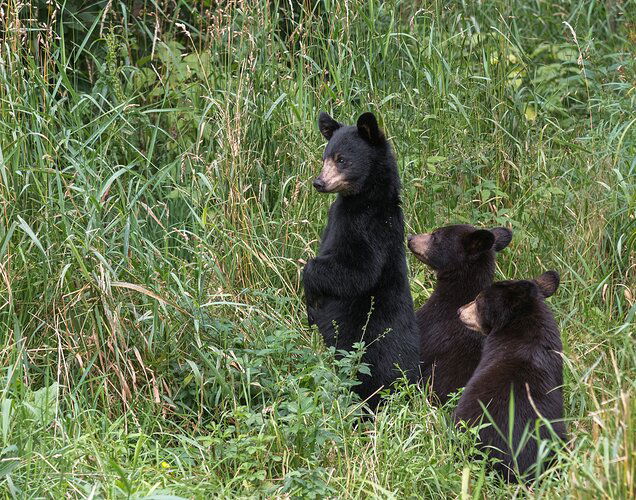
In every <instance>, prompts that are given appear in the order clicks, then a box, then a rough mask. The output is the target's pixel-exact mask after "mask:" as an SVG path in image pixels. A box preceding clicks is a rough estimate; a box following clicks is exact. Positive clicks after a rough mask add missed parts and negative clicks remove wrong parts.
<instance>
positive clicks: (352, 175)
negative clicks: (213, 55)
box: [303, 113, 419, 409]
mask: <svg viewBox="0 0 636 500" xmlns="http://www.w3.org/2000/svg"><path fill="white" fill-rule="evenodd" d="M319 128H320V131H321V133H322V135H323V136H324V137H325V138H326V139H327V140H328V141H329V142H328V143H327V146H326V148H325V152H324V154H323V169H322V172H321V174H320V176H319V177H318V178H316V180H315V181H314V187H315V188H316V189H317V190H318V191H320V192H327V193H333V192H337V193H338V197H337V198H336V201H335V202H334V203H333V204H332V205H331V208H330V210H329V219H328V222H327V227H326V228H325V230H324V233H323V235H322V241H321V244H320V249H319V251H318V256H317V257H316V258H315V259H311V260H310V261H309V262H308V263H307V265H306V266H305V269H304V272H303V283H304V287H305V298H306V301H307V313H308V318H309V322H310V323H315V324H316V325H317V326H318V329H319V330H320V333H321V334H322V336H323V338H324V340H325V343H326V344H327V345H328V346H335V347H336V349H338V350H342V349H344V350H347V351H350V350H352V346H353V344H354V343H357V342H361V341H364V343H365V345H366V351H365V353H364V356H363V358H362V361H363V362H364V363H366V364H368V365H369V368H370V371H371V375H365V374H360V376H359V380H360V382H361V383H360V384H359V385H357V386H356V387H355V389H354V390H355V391H356V392H357V393H358V394H359V395H360V397H361V398H362V399H367V398H368V402H367V404H368V405H369V407H371V408H372V409H374V408H375V407H376V406H377V404H378V402H379V396H378V394H377V392H378V391H379V390H380V389H381V388H388V387H389V386H390V385H391V384H392V383H393V382H394V381H395V379H396V378H398V377H400V376H401V371H403V372H405V374H406V376H407V377H408V379H409V380H410V381H412V382H416V381H417V380H418V374H419V370H418V364H419V348H418V347H419V345H418V344H419V342H418V334H417V327H416V324H415V313H414V309H413V299H412V297H411V292H410V288H409V283H408V279H407V269H406V256H405V251H404V221H403V216H402V209H401V206H400V181H399V177H398V171H397V163H396V160H395V157H394V155H393V151H392V149H391V146H390V144H389V142H388V141H387V140H386V139H385V137H384V135H383V133H382V131H381V130H380V129H379V127H378V123H377V121H376V119H375V116H374V115H373V114H371V113H364V114H363V115H361V116H360V118H359V119H358V122H357V125H356V126H345V125H342V124H340V123H338V122H336V121H335V120H334V119H333V118H331V117H330V116H329V115H328V114H326V113H321V114H320V119H319ZM397 367H399V368H397Z"/></svg>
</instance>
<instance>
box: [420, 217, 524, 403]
mask: <svg viewBox="0 0 636 500" xmlns="http://www.w3.org/2000/svg"><path fill="white" fill-rule="evenodd" d="M511 239H512V232H511V231H510V230H509V229H506V228H505V227H497V228H494V229H490V230H488V229H476V228H474V227H473V226H470V225H468V224H458V225H454V226H446V227H442V228H439V229H437V230H435V231H434V232H432V233H430V234H428V233H427V234H418V235H416V236H409V249H410V250H411V251H412V252H413V253H414V254H415V256H416V257H417V258H418V259H419V260H421V261H422V262H424V264H426V265H427V266H429V267H430V268H431V269H433V271H435V273H436V274H437V283H436V285H435V290H434V291H433V294H432V295H431V297H430V298H429V299H428V301H427V302H426V304H424V305H423V306H422V307H421V308H420V309H419V310H418V311H417V313H416V318H417V325H418V328H419V331H420V342H421V343H420V353H421V361H422V365H421V366H422V376H423V379H424V381H428V383H429V384H430V387H431V390H432V391H433V393H434V394H435V395H436V396H437V398H438V399H439V400H440V402H441V403H442V404H443V403H445V402H446V401H447V400H448V395H449V394H450V393H451V392H455V391H456V390H458V389H459V388H461V387H464V386H465V385H466V384H467V383H468V380H469V379H470V377H471V376H472V374H473V372H474V371H475V368H477V365H478V363H479V360H480V358H481V347H482V344H483V341H484V337H483V335H481V334H480V333H478V332H475V331H473V330H470V329H468V328H466V327H465V326H464V324H463V323H462V322H461V321H460V320H459V318H458V317H457V308H458V307H460V306H462V305H464V304H466V303H468V302H470V301H471V300H474V298H475V297H476V296H477V294H478V293H479V292H481V291H482V290H483V289H484V288H486V287H487V286H489V285H491V284H492V279H493V276H494V273H495V252H499V251H501V250H503V249H504V248H506V247H507V246H508V244H509V243H510V240H511Z"/></svg>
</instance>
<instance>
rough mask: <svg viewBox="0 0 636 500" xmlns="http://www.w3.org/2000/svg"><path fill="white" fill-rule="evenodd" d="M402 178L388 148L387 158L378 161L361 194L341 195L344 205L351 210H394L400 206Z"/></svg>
mask: <svg viewBox="0 0 636 500" xmlns="http://www.w3.org/2000/svg"><path fill="white" fill-rule="evenodd" d="M400 187H401V186H400V178H399V176H398V171H397V162H396V160H395V157H394V156H393V153H392V151H391V149H390V148H389V147H388V146H387V150H386V156H385V157H384V158H380V159H378V160H376V162H375V164H374V165H373V166H372V168H371V173H370V175H369V177H368V179H367V181H366V182H365V184H364V187H363V188H362V190H361V191H360V192H359V193H356V194H349V195H340V197H341V199H342V203H343V204H344V205H345V206H346V207H347V208H351V209H354V210H355V209H356V208H363V209H366V208H368V207H369V206H373V207H374V208H375V209H376V210H377V209H380V210H382V208H383V207H386V208H387V209H394V208H395V207H396V206H399V205H400Z"/></svg>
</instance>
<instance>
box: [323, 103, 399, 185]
mask: <svg viewBox="0 0 636 500" xmlns="http://www.w3.org/2000/svg"><path fill="white" fill-rule="evenodd" d="M318 128H319V129H320V133H321V134H322V135H323V137H324V138H325V139H327V141H329V142H328V143H327V147H326V148H325V152H324V154H323V156H322V161H323V163H322V171H321V172H320V175H319V176H318V177H316V179H315V180H314V182H313V184H314V187H315V188H316V190H318V191H319V192H321V193H340V194H342V195H344V196H347V195H354V194H359V193H361V192H362V191H364V190H365V189H367V188H368V185H369V184H370V183H371V182H370V181H374V182H375V181H381V180H382V179H381V178H380V177H382V175H383V174H384V175H386V172H382V170H386V167H387V160H390V158H391V148H390V147H389V143H388V141H387V140H386V139H385V137H384V134H383V133H382V131H381V130H380V127H379V126H378V122H377V120H376V118H375V116H374V115H373V113H364V114H362V115H360V118H358V122H357V123H356V125H355V126H347V125H343V124H342V123H339V122H337V121H336V120H334V119H333V118H332V117H331V116H329V115H328V114H327V113H324V112H323V113H320V117H319V119H318ZM389 163H390V161H389ZM388 167H389V168H390V165H388ZM388 187H390V186H387V188H388Z"/></svg>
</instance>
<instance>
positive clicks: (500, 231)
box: [490, 227, 512, 252]
mask: <svg viewBox="0 0 636 500" xmlns="http://www.w3.org/2000/svg"><path fill="white" fill-rule="evenodd" d="M490 232H491V233H492V234H493V235H494V236H495V251H497V252H501V251H502V250H503V249H504V248H506V247H507V246H508V245H509V244H510V242H511V241H512V231H511V230H510V229H508V228H505V227H495V228H493V229H491V230H490Z"/></svg>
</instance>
